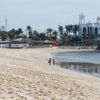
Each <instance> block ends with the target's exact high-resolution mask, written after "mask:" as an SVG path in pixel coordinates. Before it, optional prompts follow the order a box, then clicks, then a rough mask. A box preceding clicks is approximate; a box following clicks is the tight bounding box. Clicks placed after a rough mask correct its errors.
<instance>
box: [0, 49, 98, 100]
mask: <svg viewBox="0 0 100 100" xmlns="http://www.w3.org/2000/svg"><path fill="white" fill-rule="evenodd" d="M70 51H78V50H75V49H74V50H73V49H59V48H34V49H0V100H100V79H99V78H96V77H93V76H89V75H85V74H81V73H76V72H72V71H69V70H66V69H62V68H60V67H59V66H57V65H55V66H49V64H48V59H49V57H51V54H52V53H57V52H70ZM79 51H80V50H79Z"/></svg>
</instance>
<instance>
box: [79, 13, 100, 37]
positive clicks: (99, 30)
mask: <svg viewBox="0 0 100 100" xmlns="http://www.w3.org/2000/svg"><path fill="white" fill-rule="evenodd" d="M79 26H80V30H79V34H80V35H81V34H100V17H98V18H97V21H96V22H95V23H91V22H88V23H85V15H83V14H81V15H80V16H79Z"/></svg>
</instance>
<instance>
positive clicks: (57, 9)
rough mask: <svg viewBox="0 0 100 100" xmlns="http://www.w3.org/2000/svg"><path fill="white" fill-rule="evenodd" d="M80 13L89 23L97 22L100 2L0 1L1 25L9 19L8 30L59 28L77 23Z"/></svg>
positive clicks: (83, 0) (80, 0) (99, 0)
mask: <svg viewBox="0 0 100 100" xmlns="http://www.w3.org/2000/svg"><path fill="white" fill-rule="evenodd" d="M80 13H83V14H84V15H85V16H86V22H88V21H91V22H95V21H96V18H97V17H98V16H100V0H0V26H1V25H4V23H5V16H6V17H7V20H8V25H7V26H8V30H9V29H12V28H13V27H14V28H20V27H22V28H23V29H25V28H26V26H27V25H30V26H31V27H32V28H33V29H34V30H38V31H41V32H43V31H45V30H46V29H47V28H49V27H50V28H53V29H57V27H58V25H62V26H65V25H67V24H78V23H79V14H80Z"/></svg>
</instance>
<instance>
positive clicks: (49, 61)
mask: <svg viewBox="0 0 100 100" xmlns="http://www.w3.org/2000/svg"><path fill="white" fill-rule="evenodd" d="M48 63H49V65H50V66H51V58H49V60H48Z"/></svg>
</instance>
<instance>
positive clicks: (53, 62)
mask: <svg viewBox="0 0 100 100" xmlns="http://www.w3.org/2000/svg"><path fill="white" fill-rule="evenodd" d="M52 64H53V66H54V65H55V59H54V58H53V61H52Z"/></svg>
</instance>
